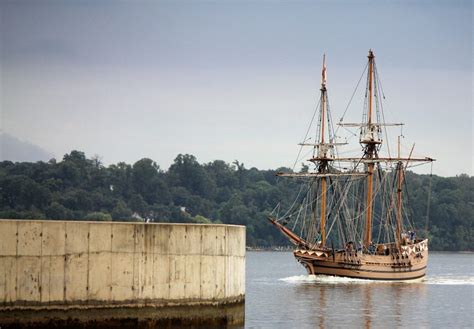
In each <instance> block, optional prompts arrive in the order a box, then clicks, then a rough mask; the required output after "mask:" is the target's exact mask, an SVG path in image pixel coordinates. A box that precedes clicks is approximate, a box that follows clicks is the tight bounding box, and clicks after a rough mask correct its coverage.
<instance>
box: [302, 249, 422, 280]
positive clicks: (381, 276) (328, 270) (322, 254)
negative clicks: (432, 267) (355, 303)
mask: <svg viewBox="0 0 474 329" xmlns="http://www.w3.org/2000/svg"><path fill="white" fill-rule="evenodd" d="M293 254H294V256H295V258H296V259H297V260H298V262H299V263H300V264H302V265H303V266H304V267H305V268H306V270H307V271H308V274H313V275H330V276H341V277H349V278H356V279H368V280H383V281H406V280H416V279H421V278H423V277H424V276H425V273H426V267H427V264H428V240H423V241H416V242H415V243H414V244H412V245H408V246H402V253H401V254H395V253H394V254H391V255H390V254H389V255H384V254H382V255H381V254H374V255H371V254H364V253H362V252H361V251H355V250H354V251H347V250H339V251H337V250H336V251H334V252H333V251H332V250H327V249H309V250H308V249H299V248H298V249H295V250H294V252H293Z"/></svg>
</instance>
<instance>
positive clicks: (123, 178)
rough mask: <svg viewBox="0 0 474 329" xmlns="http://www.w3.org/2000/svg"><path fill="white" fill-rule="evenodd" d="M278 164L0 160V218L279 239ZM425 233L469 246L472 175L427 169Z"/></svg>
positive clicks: (417, 208)
mask: <svg viewBox="0 0 474 329" xmlns="http://www.w3.org/2000/svg"><path fill="white" fill-rule="evenodd" d="M282 170H289V169H285V168H279V169H276V170H258V169H256V168H250V169H248V168H245V166H244V164H242V163H239V162H238V161H235V162H234V163H232V164H228V163H225V162H224V161H220V160H216V161H213V162H210V163H205V164H200V163H199V162H198V161H197V160H196V158H195V157H194V156H192V155H188V154H186V155H182V154H180V155H178V156H177V157H176V159H175V160H174V163H173V164H172V165H171V166H170V168H169V169H168V170H167V171H164V170H162V169H160V167H159V166H158V165H157V164H156V163H155V162H154V161H153V160H151V159H146V158H145V159H141V160H139V161H137V162H136V163H134V164H133V165H130V164H126V163H123V162H120V163H118V164H114V165H110V166H108V167H104V166H103V165H102V164H101V162H100V160H99V159H97V158H92V159H88V158H86V156H85V155H84V153H82V152H79V151H72V152H71V153H70V154H67V155H65V156H64V158H63V160H62V161H60V162H57V161H55V160H51V161H49V162H37V163H28V162H22V163H12V162H10V161H3V162H0V202H1V204H0V218H36V219H40V218H47V219H71V220H117V221H129V220H136V221H141V220H143V219H149V220H150V221H156V222H195V223H207V222H214V223H216V222H217V223H221V222H222V223H229V224H242V225H246V226H247V244H248V245H250V246H272V245H284V244H286V243H287V242H286V240H285V239H284V238H283V237H282V236H281V234H280V233H279V232H278V231H277V230H276V229H275V228H274V227H273V226H271V225H270V224H269V223H268V222H267V220H266V217H267V215H268V213H269V212H270V211H271V210H272V209H273V208H274V207H275V205H276V204H277V203H278V202H281V203H282V206H283V207H284V206H285V205H288V204H289V203H291V202H292V201H293V198H294V196H295V193H296V192H297V186H298V185H297V183H296V182H295V181H293V180H291V179H281V178H278V177H276V176H275V173H276V172H278V171H282ZM431 183H432V192H431V207H430V216H429V233H430V238H431V242H430V245H431V249H433V250H474V177H469V176H467V175H460V176H457V177H449V178H443V177H438V176H433V179H432V182H431ZM407 184H408V186H409V190H410V194H409V196H408V197H409V206H410V209H411V211H412V213H413V215H414V216H413V218H415V224H416V225H415V226H417V227H419V228H424V227H425V223H426V215H427V212H426V209H427V207H426V205H427V200H428V198H427V195H428V193H427V191H428V189H429V186H430V177H429V175H417V174H414V173H408V175H407Z"/></svg>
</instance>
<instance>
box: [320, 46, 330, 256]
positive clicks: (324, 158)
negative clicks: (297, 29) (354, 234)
mask: <svg viewBox="0 0 474 329" xmlns="http://www.w3.org/2000/svg"><path fill="white" fill-rule="evenodd" d="M326 104H327V100H326V55H324V56H323V71H322V76H321V142H320V145H319V150H320V151H321V152H320V153H319V154H318V156H319V157H321V163H320V167H319V170H318V171H319V172H320V173H324V172H326V171H327V163H328V161H327V148H326V147H325V144H324V128H325V120H326V106H327V105H326ZM326 179H327V178H326V177H322V179H321V247H324V246H325V245H326V191H327V188H326Z"/></svg>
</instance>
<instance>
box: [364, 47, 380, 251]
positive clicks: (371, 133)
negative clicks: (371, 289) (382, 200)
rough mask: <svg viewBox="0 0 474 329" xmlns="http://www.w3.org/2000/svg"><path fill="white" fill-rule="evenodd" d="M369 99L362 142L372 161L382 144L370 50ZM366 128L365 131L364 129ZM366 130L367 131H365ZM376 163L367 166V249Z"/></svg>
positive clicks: (370, 226)
mask: <svg viewBox="0 0 474 329" xmlns="http://www.w3.org/2000/svg"><path fill="white" fill-rule="evenodd" d="M367 57H368V58H369V73H368V74H369V77H368V78H369V79H368V80H369V81H368V83H369V99H368V112H367V126H366V127H362V130H361V140H360V142H361V143H362V144H364V145H365V149H364V158H365V159H369V160H372V159H374V156H376V145H377V144H380V143H381V142H380V141H379V139H378V134H377V132H376V131H375V130H376V126H375V125H374V124H373V123H372V98H373V93H374V91H373V87H374V86H373V85H374V58H375V56H374V53H373V52H372V50H369V55H368V56H367ZM364 128H365V129H364ZM364 130H365V131H364ZM373 172H374V162H372V161H371V162H369V163H368V164H367V173H368V176H367V199H366V205H367V207H366V209H367V213H366V219H365V235H364V246H365V247H366V248H368V247H369V245H370V244H371V243H372V209H373V205H372V201H373V196H372V192H373V180H374V175H373Z"/></svg>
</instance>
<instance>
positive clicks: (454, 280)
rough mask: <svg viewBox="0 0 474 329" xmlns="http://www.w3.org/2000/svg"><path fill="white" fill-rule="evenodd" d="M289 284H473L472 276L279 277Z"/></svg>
mask: <svg viewBox="0 0 474 329" xmlns="http://www.w3.org/2000/svg"><path fill="white" fill-rule="evenodd" d="M279 280H280V281H284V282H287V283H291V284H299V283H323V284H367V283H425V284H439V285H474V277H473V276H427V277H425V278H423V279H420V280H411V281H379V280H377V281H375V280H363V279H355V278H346V277H338V276H328V275H295V276H290V277H287V278H282V279H279Z"/></svg>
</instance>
